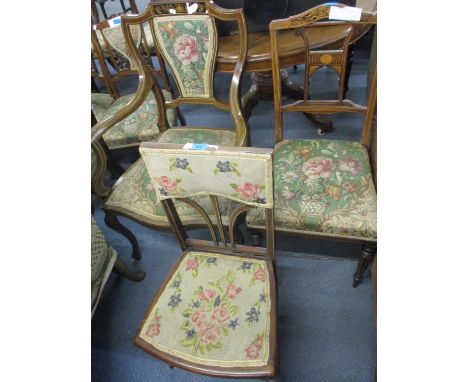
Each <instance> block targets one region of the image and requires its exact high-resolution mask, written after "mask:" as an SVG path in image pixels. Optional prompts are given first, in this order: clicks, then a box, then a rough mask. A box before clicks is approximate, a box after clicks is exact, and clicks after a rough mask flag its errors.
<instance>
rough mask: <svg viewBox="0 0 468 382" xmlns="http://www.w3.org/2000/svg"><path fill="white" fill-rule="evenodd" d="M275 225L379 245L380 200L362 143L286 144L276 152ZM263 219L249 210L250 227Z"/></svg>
mask: <svg viewBox="0 0 468 382" xmlns="http://www.w3.org/2000/svg"><path fill="white" fill-rule="evenodd" d="M273 174H274V192H275V226H276V229H277V230H280V231H285V232H295V233H310V234H314V235H322V236H333V237H343V238H351V239H358V240H363V241H370V242H374V241H377V197H376V191H375V188H374V184H373V182H372V176H371V169H370V165H369V158H368V154H367V151H366V149H365V147H364V146H362V145H361V144H360V143H356V142H349V141H332V140H285V141H282V142H280V143H278V144H277V145H276V146H275V149H274V153H273ZM264 221H265V218H264V215H263V214H262V213H259V212H258V211H256V210H250V211H249V212H248V217H247V222H248V226H249V227H250V228H262V227H263V226H264V224H265V223H264Z"/></svg>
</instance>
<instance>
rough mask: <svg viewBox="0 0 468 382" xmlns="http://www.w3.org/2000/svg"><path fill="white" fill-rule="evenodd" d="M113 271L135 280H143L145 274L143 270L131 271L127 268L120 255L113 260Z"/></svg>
mask: <svg viewBox="0 0 468 382" xmlns="http://www.w3.org/2000/svg"><path fill="white" fill-rule="evenodd" d="M113 271H114V272H115V273H117V274H118V275H120V276H122V277H125V278H126V279H129V280H131V281H136V282H140V281H143V279H144V278H145V276H146V272H145V271H135V272H131V271H130V269H128V267H127V264H125V263H124V262H123V260H122V259H121V258H120V256H117V259H116V260H115V263H114V269H113Z"/></svg>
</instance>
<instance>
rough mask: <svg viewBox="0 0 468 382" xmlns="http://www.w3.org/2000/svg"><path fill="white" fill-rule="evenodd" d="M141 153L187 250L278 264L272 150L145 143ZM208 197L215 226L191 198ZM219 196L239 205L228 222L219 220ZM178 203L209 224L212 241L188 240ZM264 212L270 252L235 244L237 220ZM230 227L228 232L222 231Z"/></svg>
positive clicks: (177, 235) (180, 239)
mask: <svg viewBox="0 0 468 382" xmlns="http://www.w3.org/2000/svg"><path fill="white" fill-rule="evenodd" d="M140 153H141V156H142V158H143V160H144V162H145V165H146V169H147V171H148V174H149V176H150V178H151V180H152V183H153V186H154V188H155V191H156V195H157V197H158V199H159V200H160V201H161V204H162V205H163V207H164V209H165V211H166V215H167V217H168V220H169V223H170V225H171V228H172V230H173V232H174V233H175V235H176V237H177V239H178V241H179V243H180V246H181V247H182V249H183V250H198V251H216V252H218V253H224V254H235V255H237V256H246V257H261V258H264V259H265V260H270V261H273V260H274V252H275V251H274V228H273V177H272V150H271V149H260V148H239V147H218V148H216V149H214V148H207V150H190V149H184V148H183V146H182V145H174V144H163V143H150V142H145V143H143V144H142V145H141V146H140ZM199 195H207V196H209V198H210V201H211V205H212V208H213V211H214V216H215V219H216V221H215V222H213V221H211V219H210V217H209V215H208V213H207V212H206V211H205V210H204V209H203V207H202V206H201V205H200V204H198V203H197V202H195V201H194V200H193V199H189V198H191V197H193V196H199ZM218 197H225V198H228V199H231V200H233V201H234V202H236V204H237V205H236V207H235V208H233V210H232V212H231V213H230V216H229V221H228V222H224V224H223V221H222V218H221V215H222V214H221V210H220V208H219V204H218ZM174 199H178V200H180V201H182V202H183V203H186V204H188V205H190V206H191V207H193V208H194V209H195V210H196V211H197V212H198V213H199V214H200V216H201V218H202V219H203V220H204V222H205V223H206V226H207V228H208V230H209V232H210V235H211V240H200V239H194V238H189V237H188V236H187V232H186V230H185V228H184V225H183V224H182V221H181V219H180V217H179V215H178V213H177V209H176V208H175V206H174ZM255 208H260V209H263V210H265V213H266V235H267V236H266V248H262V247H254V246H249V245H241V244H236V230H237V224H238V223H239V218H240V217H241V216H242V215H243V214H244V213H245V212H246V211H247V210H249V209H255ZM224 225H227V227H228V229H227V232H225V231H224Z"/></svg>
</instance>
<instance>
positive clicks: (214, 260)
mask: <svg viewBox="0 0 468 382" xmlns="http://www.w3.org/2000/svg"><path fill="white" fill-rule="evenodd" d="M206 262H207V263H208V264H214V263H216V257H208V258H207V259H206Z"/></svg>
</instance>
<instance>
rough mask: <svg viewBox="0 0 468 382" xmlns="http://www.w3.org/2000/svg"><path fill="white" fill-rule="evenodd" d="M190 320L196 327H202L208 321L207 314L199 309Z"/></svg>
mask: <svg viewBox="0 0 468 382" xmlns="http://www.w3.org/2000/svg"><path fill="white" fill-rule="evenodd" d="M190 319H191V320H192V322H193V324H194V325H195V326H197V327H200V326H201V324H202V323H204V322H205V320H206V313H205V312H204V311H203V310H201V309H197V310H195V311H194V312H193V313H192V315H191V316H190Z"/></svg>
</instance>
